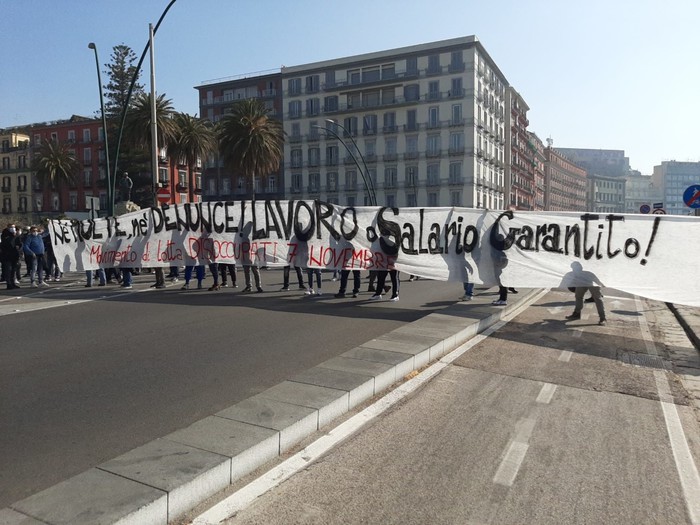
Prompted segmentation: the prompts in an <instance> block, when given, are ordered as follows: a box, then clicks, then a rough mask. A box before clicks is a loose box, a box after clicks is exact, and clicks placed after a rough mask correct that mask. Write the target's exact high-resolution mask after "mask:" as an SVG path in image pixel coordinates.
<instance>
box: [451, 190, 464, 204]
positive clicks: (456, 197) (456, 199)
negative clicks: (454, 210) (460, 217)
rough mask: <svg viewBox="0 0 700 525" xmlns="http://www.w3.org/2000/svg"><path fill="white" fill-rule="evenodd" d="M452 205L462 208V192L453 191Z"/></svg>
mask: <svg viewBox="0 0 700 525" xmlns="http://www.w3.org/2000/svg"><path fill="white" fill-rule="evenodd" d="M450 205H452V206H461V205H462V192H461V191H451V192H450Z"/></svg>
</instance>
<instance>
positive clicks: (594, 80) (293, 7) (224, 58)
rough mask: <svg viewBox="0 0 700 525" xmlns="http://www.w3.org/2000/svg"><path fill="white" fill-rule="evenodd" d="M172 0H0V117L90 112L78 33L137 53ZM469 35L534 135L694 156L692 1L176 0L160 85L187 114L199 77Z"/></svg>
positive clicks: (90, 75) (93, 105) (3, 120)
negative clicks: (520, 101) (519, 104)
mask: <svg viewBox="0 0 700 525" xmlns="http://www.w3.org/2000/svg"><path fill="white" fill-rule="evenodd" d="M168 1H169V0H0V19H2V28H1V30H0V49H2V50H3V52H2V55H0V128H5V127H11V126H16V125H24V124H30V123H34V122H42V121H48V120H57V119H65V118H69V117H70V116H71V115H72V114H78V115H86V116H92V115H95V114H96V113H95V112H96V111H97V110H98V109H99V94H98V91H97V78H96V74H97V73H96V69H95V59H94V55H93V52H92V50H90V49H88V47H87V45H88V43H89V42H95V44H96V45H97V48H98V51H99V58H100V63H101V66H102V67H101V69H102V70H103V71H104V69H105V68H104V64H105V63H107V62H108V61H109V56H110V53H111V51H112V47H113V46H115V45H118V44H121V43H124V44H126V45H128V46H129V47H131V48H132V49H133V50H134V51H135V53H136V55H137V56H140V54H141V52H142V51H143V48H144V46H145V44H146V42H147V40H148V24H149V23H153V24H155V23H156V22H157V20H158V17H159V16H160V14H161V13H162V12H163V10H164V9H165V7H166V6H167V5H168ZM472 34H473V35H476V36H477V37H478V38H479V39H480V40H481V42H482V43H483V44H484V46H485V48H486V50H487V51H488V52H489V54H490V55H491V57H492V58H493V59H494V60H495V61H496V63H497V64H498V65H499V67H500V69H501V71H503V73H504V74H505V75H506V78H507V79H508V81H509V82H510V84H511V85H513V86H514V87H515V89H517V90H518V91H519V92H520V94H521V95H522V96H523V97H524V99H525V101H526V102H527V103H528V105H529V106H530V112H529V115H528V116H529V119H530V128H529V129H530V130H531V131H535V132H536V133H537V134H538V135H539V136H540V138H541V139H542V140H545V139H546V138H547V137H551V138H552V139H553V140H554V145H555V147H556V146H560V147H578V148H603V149H624V150H625V151H626V153H627V156H628V157H630V164H631V165H632V167H633V168H635V169H638V170H640V171H641V172H642V173H643V174H650V173H651V171H652V167H653V166H654V165H656V164H659V163H660V162H661V161H662V160H692V161H697V160H700V141H699V140H698V137H699V136H700V134H699V133H698V125H700V102H699V101H698V97H697V91H698V86H700V1H698V0H666V1H662V0H586V1H580V0H488V1H485V0H478V1H472V0H431V1H429V2H417V1H414V2H406V1H405V0H402V1H398V0H355V1H354V2H339V1H336V0H177V1H176V2H175V4H174V5H173V6H172V8H171V9H170V11H169V13H168V15H167V16H166V18H165V20H164V22H163V24H162V25H161V27H160V29H159V31H158V35H157V38H156V44H155V50H156V84H157V85H156V87H157V91H158V93H159V94H161V93H165V94H166V96H167V97H168V98H170V99H172V101H173V105H174V107H175V109H176V110H178V111H184V112H187V113H190V114H196V113H197V112H198V102H197V92H196V90H195V89H194V86H197V85H199V84H201V83H202V82H203V81H207V80H212V79H216V78H221V77H228V76H234V75H238V74H244V73H250V72H255V71H263V70H269V69H275V68H279V67H280V66H281V65H283V64H284V65H288V66H291V65H298V64H305V63H308V62H316V61H319V60H326V59H332V58H339V57H344V56H350V55H355V54H360V53H367V52H373V51H381V50H384V49H391V48H395V47H402V46H407V45H413V44H421V43H426V42H432V41H435V40H443V39H447V38H455V37H461V36H467V35H472ZM145 65H146V69H145V70H144V71H143V74H142V80H143V83H144V84H145V85H146V86H147V88H148V79H149V74H150V73H149V70H148V67H147V65H148V60H146V61H145ZM105 82H106V79H105V75H104V74H103V83H105Z"/></svg>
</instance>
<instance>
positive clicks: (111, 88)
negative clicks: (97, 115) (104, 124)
mask: <svg viewBox="0 0 700 525" xmlns="http://www.w3.org/2000/svg"><path fill="white" fill-rule="evenodd" d="M136 62H137V60H136V55H135V54H134V52H133V51H132V50H131V48H130V47H129V46H127V45H124V44H120V45H118V46H114V47H113V48H112V54H111V55H110V62H109V63H108V64H105V67H106V68H107V70H106V71H104V73H105V74H106V75H107V78H108V79H109V82H108V83H107V84H106V85H105V86H104V89H105V99H106V100H105V115H106V117H107V120H109V121H111V123H112V125H113V126H114V127H115V128H116V127H117V126H118V125H119V119H120V118H121V114H122V110H123V109H124V106H125V105H126V102H127V95H128V94H129V86H130V85H131V79H132V78H133V76H134V73H136V65H135V63H136ZM140 75H141V72H140V71H139V72H138V75H137V77H136V79H137V81H136V83H135V84H134V89H133V92H132V97H134V96H136V95H139V94H142V93H143V85H142V84H139V83H138V77H139V76H140Z"/></svg>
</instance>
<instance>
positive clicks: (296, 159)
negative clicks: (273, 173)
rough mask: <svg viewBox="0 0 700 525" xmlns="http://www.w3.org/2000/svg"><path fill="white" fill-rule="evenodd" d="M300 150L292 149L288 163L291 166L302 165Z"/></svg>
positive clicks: (297, 166)
mask: <svg viewBox="0 0 700 525" xmlns="http://www.w3.org/2000/svg"><path fill="white" fill-rule="evenodd" d="M302 162H303V161H302V152H301V150H300V149H293V150H292V151H291V159H290V165H291V167H292V168H301V167H302Z"/></svg>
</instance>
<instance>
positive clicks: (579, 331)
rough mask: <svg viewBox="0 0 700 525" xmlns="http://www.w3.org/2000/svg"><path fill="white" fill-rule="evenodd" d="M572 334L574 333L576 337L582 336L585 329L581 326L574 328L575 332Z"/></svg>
mask: <svg viewBox="0 0 700 525" xmlns="http://www.w3.org/2000/svg"><path fill="white" fill-rule="evenodd" d="M571 335H573V336H574V337H581V336H582V335H583V330H582V329H581V328H576V329H575V330H574V333H573V334H571Z"/></svg>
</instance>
